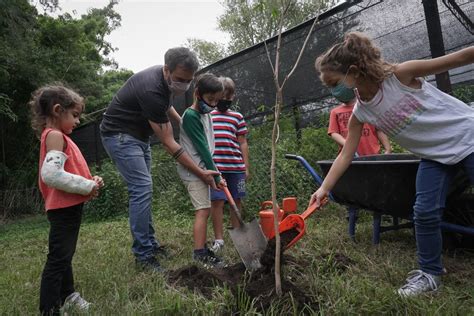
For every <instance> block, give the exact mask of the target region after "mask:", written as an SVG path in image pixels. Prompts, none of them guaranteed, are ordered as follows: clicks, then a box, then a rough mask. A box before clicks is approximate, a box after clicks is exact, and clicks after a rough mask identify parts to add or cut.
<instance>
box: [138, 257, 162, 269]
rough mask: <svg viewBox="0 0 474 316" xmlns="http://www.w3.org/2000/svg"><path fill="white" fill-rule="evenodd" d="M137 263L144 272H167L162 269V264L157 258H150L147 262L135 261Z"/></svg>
mask: <svg viewBox="0 0 474 316" xmlns="http://www.w3.org/2000/svg"><path fill="white" fill-rule="evenodd" d="M135 263H136V264H137V267H139V268H141V269H143V270H150V271H152V272H158V273H162V272H164V271H165V270H164V269H163V268H162V267H161V265H160V263H159V262H158V260H156V258H155V257H150V258H148V259H145V260H138V259H135Z"/></svg>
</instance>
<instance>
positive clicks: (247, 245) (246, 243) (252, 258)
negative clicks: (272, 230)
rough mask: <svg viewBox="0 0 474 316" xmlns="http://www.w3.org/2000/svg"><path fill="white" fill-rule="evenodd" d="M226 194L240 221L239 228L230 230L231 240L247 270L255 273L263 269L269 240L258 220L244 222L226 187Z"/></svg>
mask: <svg viewBox="0 0 474 316" xmlns="http://www.w3.org/2000/svg"><path fill="white" fill-rule="evenodd" d="M223 190H224V192H225V195H226V197H227V201H228V202H229V204H230V208H231V209H232V211H233V212H234V214H235V215H236V216H237V219H238V220H239V224H240V226H239V227H235V228H232V229H229V234H230V238H231V239H232V242H233V243H234V247H235V249H237V252H238V253H239V256H240V258H241V259H242V261H243V263H244V265H245V268H246V269H247V270H249V271H255V270H257V269H259V268H261V267H262V264H261V263H260V257H261V256H262V254H263V252H264V251H265V249H266V248H267V239H266V238H265V235H263V232H262V228H261V227H260V224H259V223H258V220H257V219H254V220H253V221H251V222H250V223H248V224H246V223H244V222H243V221H242V216H241V214H240V211H239V209H238V208H237V205H236V204H235V201H234V199H233V198H232V195H231V194H230V192H229V189H228V188H227V187H224V189H223Z"/></svg>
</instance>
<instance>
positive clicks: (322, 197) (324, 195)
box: [308, 188, 329, 207]
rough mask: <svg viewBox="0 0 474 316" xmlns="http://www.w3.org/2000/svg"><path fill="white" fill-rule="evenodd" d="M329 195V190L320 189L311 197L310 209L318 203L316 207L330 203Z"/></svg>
mask: <svg viewBox="0 0 474 316" xmlns="http://www.w3.org/2000/svg"><path fill="white" fill-rule="evenodd" d="M328 194H329V192H328V191H327V190H324V189H323V188H319V189H318V190H317V191H316V192H314V193H313V195H311V199H310V200H309V204H308V207H310V206H311V205H312V204H313V203H316V207H320V206H323V205H324V204H326V203H327V201H328Z"/></svg>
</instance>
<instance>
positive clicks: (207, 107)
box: [198, 98, 214, 114]
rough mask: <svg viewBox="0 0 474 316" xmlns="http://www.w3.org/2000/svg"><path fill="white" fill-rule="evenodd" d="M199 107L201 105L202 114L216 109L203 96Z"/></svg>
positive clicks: (199, 100) (199, 101)
mask: <svg viewBox="0 0 474 316" xmlns="http://www.w3.org/2000/svg"><path fill="white" fill-rule="evenodd" d="M198 107H199V112H200V113H202V114H207V113H210V112H211V111H212V110H214V107H212V106H210V105H209V104H207V103H206V101H204V100H203V99H201V98H199V99H198Z"/></svg>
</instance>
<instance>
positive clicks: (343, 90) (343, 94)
mask: <svg viewBox="0 0 474 316" xmlns="http://www.w3.org/2000/svg"><path fill="white" fill-rule="evenodd" d="M348 73H349V70H347V72H346V75H345V76H344V79H342V81H341V82H339V83H338V84H337V85H336V86H335V87H334V88H331V89H329V90H330V91H331V94H332V95H333V97H335V98H336V99H338V100H339V101H341V102H342V103H349V102H350V101H352V100H354V98H355V97H356V95H355V92H354V88H350V87H348V86H346V84H345V83H344V81H346V77H347V74H348Z"/></svg>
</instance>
